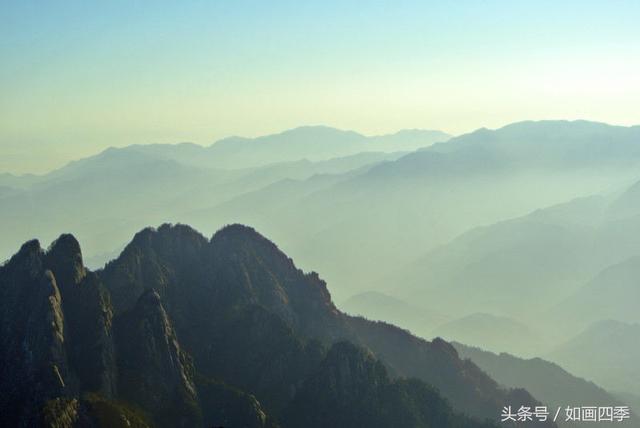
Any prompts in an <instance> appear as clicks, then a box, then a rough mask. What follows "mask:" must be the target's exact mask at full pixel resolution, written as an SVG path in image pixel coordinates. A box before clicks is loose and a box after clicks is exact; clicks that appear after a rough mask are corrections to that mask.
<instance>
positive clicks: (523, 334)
mask: <svg viewBox="0 0 640 428" xmlns="http://www.w3.org/2000/svg"><path fill="white" fill-rule="evenodd" d="M432 336H440V337H442V338H444V339H446V340H449V341H456V342H464V343H466V344H469V345H474V346H482V347H483V348H484V349H488V350H491V351H495V352H504V351H507V350H509V351H510V352H514V353H517V354H518V355H535V354H536V353H537V352H539V349H540V345H541V342H542V339H541V337H540V336H539V334H538V333H537V332H535V331H533V330H531V328H529V327H528V326H527V325H525V324H523V323H522V322H519V321H516V320H514V319H511V318H507V317H499V316H495V315H491V314H483V313H475V314H472V315H468V316H465V317H462V318H459V319H456V320H453V321H450V322H448V323H445V324H443V325H441V326H439V327H437V328H436V329H435V330H434V331H433V332H432Z"/></svg>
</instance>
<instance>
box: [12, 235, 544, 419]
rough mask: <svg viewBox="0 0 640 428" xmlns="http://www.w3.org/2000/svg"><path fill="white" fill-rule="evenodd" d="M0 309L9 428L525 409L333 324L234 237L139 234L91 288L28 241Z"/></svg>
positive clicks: (61, 241)
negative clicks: (12, 427)
mask: <svg viewBox="0 0 640 428" xmlns="http://www.w3.org/2000/svg"><path fill="white" fill-rule="evenodd" d="M0 293H1V295H0V326H2V328H1V329H0V343H1V344H2V346H0V350H1V352H0V363H1V364H0V367H2V376H1V377H0V379H2V380H1V382H2V384H1V385H0V388H1V389H2V390H3V391H5V392H6V394H3V397H2V401H0V411H1V412H2V414H3V417H4V418H5V422H7V423H9V424H10V425H20V424H21V425H24V426H32V425H33V424H38V423H39V422H41V421H44V422H45V423H46V424H49V425H51V426H57V425H56V424H58V425H59V424H62V423H64V424H66V426H85V425H86V424H89V423H93V424H96V425H98V426H118V424H119V425H127V424H128V425H132V426H147V425H150V426H172V427H174V426H189V427H191V426H211V425H212V424H214V425H229V426H238V425H242V426H250V427H266V426H276V425H279V426H282V427H288V426H291V427H295V426H300V425H299V423H301V422H304V423H305V424H310V425H309V426H329V425H331V424H333V425H332V426H338V427H340V426H342V427H349V426H353V421H356V420H359V418H360V417H363V415H369V416H368V417H369V418H374V419H372V420H371V423H372V424H373V425H372V426H385V424H387V425H386V426H388V424H392V423H394V421H395V422H397V423H402V424H403V426H407V427H414V426H415V427H427V426H441V427H449V426H451V427H462V426H464V427H475V426H495V425H492V424H491V423H489V422H487V423H480V422H476V421H473V420H471V419H469V418H467V417H464V416H461V415H460V414H459V413H454V411H453V410H452V409H451V407H449V404H447V401H446V400H445V399H444V398H442V397H440V394H442V395H443V396H444V397H445V398H446V399H447V400H448V402H450V403H452V405H453V406H454V408H455V409H457V410H458V411H459V412H465V413H467V414H470V415H472V416H474V417H477V418H489V419H492V420H496V419H497V418H498V417H499V415H500V410H501V406H503V405H507V404H513V405H521V404H525V405H527V404H528V405H532V404H533V405H535V403H536V401H535V400H534V399H533V398H532V397H531V396H530V395H529V394H528V393H527V392H526V391H524V390H504V389H501V388H499V387H498V385H497V384H496V383H495V382H494V381H493V380H492V379H491V378H489V377H488V376H487V375H486V374H484V373H483V372H482V371H481V370H480V369H478V368H477V367H476V366H475V365H473V364H472V363H470V362H468V361H466V362H465V361H462V360H460V359H459V358H458V356H457V353H456V351H455V349H454V348H453V347H451V345H449V344H447V343H446V342H444V341H442V340H434V341H433V342H427V341H424V340H421V339H418V338H416V337H414V336H411V335H410V334H409V333H407V332H405V331H403V330H400V329H398V328H397V327H393V326H391V325H388V324H382V323H373V322H370V321H367V320H365V319H363V318H353V317H350V316H348V315H345V314H343V313H341V312H340V311H338V310H337V309H336V308H335V306H334V305H333V303H332V302H331V298H330V295H329V292H328V291H327V288H326V284H325V283H324V282H323V281H322V280H321V279H320V278H319V277H318V275H317V274H315V273H308V274H307V273H303V272H302V271H300V270H298V269H297V268H296V267H295V265H294V264H293V262H292V260H291V259H289V258H288V257H287V256H286V255H285V254H283V253H282V252H281V251H280V250H279V249H278V248H277V247H276V246H275V245H274V244H273V243H272V242H270V241H268V240H267V239H266V238H264V237H262V236H261V235H259V234H258V233H256V232H255V231H254V230H253V229H250V228H247V227H244V226H240V225H233V226H228V227H226V228H224V229H222V230H220V231H218V232H217V233H216V234H215V235H214V237H213V238H212V239H211V240H207V239H206V238H204V237H203V236H202V235H200V234H199V233H198V232H196V231H194V230H193V229H191V228H189V227H187V226H170V225H163V226H161V227H160V228H159V229H157V230H154V229H145V230H143V231H141V232H139V233H138V234H136V236H135V237H134V239H133V241H132V242H131V243H130V244H129V245H127V247H126V248H125V249H124V251H123V252H122V254H121V255H120V256H119V257H118V258H117V259H116V260H114V261H112V262H110V263H109V264H108V265H107V266H106V267H105V268H104V270H101V271H98V272H95V273H94V272H91V271H89V270H88V269H86V268H85V267H84V265H83V262H82V254H81V252H80V247H79V244H78V242H77V241H76V240H75V238H74V237H73V236H71V235H62V236H61V237H60V238H58V239H57V240H56V241H55V242H54V243H53V244H52V245H51V247H50V248H49V249H48V250H47V251H44V250H43V249H42V248H41V247H40V245H39V243H38V242H37V241H30V242H27V243H26V244H24V245H23V246H22V248H21V249H20V251H19V252H18V253H17V254H16V255H15V256H13V257H12V258H11V259H10V260H9V261H8V262H7V263H6V264H5V265H3V266H2V267H0ZM345 340H348V341H351V342H352V343H353V344H348V343H343V342H344V341H345ZM341 342H342V343H341ZM361 347H366V348H367V349H368V350H369V351H365V350H363V349H362V348H361ZM369 352H372V353H371V354H370V353H369ZM389 373H392V375H390V374H389ZM404 376H412V377H416V378H418V379H420V380H405V379H404ZM424 382H427V383H428V384H430V385H432V386H433V387H436V388H437V389H438V390H439V391H440V392H437V390H436V389H434V388H432V387H430V386H428V385H427V384H425V383H424ZM345 397H348V398H349V400H348V401H346V402H345V401H344V398H345ZM221 403H222V404H221ZM377 417H379V419H376V418H377ZM18 421H20V424H18ZM545 426H553V424H550V423H548V424H546V425H545Z"/></svg>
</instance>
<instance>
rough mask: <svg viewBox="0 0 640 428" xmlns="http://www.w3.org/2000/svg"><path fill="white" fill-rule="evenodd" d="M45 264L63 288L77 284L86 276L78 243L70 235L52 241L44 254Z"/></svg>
mask: <svg viewBox="0 0 640 428" xmlns="http://www.w3.org/2000/svg"><path fill="white" fill-rule="evenodd" d="M46 263H47V266H48V267H49V269H51V270H52V271H53V272H54V273H55V275H56V279H57V280H58V282H59V283H61V284H63V287H66V286H71V285H72V284H79V283H80V282H81V281H82V279H83V278H84V277H85V275H86V270H85V267H84V263H83V261H82V250H81V249H80V243H79V242H78V240H77V239H76V238H75V237H74V236H73V235H71V234H62V235H60V237H59V238H58V239H56V240H55V241H53V243H52V244H51V246H50V247H49V250H48V251H47V254H46Z"/></svg>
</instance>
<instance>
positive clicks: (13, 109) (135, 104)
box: [0, 1, 640, 173]
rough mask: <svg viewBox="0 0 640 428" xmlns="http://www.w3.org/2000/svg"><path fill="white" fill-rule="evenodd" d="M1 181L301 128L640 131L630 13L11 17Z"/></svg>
mask: <svg viewBox="0 0 640 428" xmlns="http://www.w3.org/2000/svg"><path fill="white" fill-rule="evenodd" d="M1 7H2V14H1V15H0V20H1V21H0V55H1V56H2V67H1V68H0V90H1V92H2V94H3V96H2V98H1V99H0V150H1V151H0V168H1V169H2V170H4V171H9V172H14V173H25V172H33V173H41V172H46V171H49V170H51V169H53V168H54V167H59V166H62V165H63V164H64V163H66V162H68V161H70V160H72V159H76V158H78V157H81V156H87V155H91V154H94V153H96V152H97V151H100V150H101V149H104V148H106V147H109V146H125V145H128V144H147V143H175V142H183V141H189V142H195V143H198V144H202V145H209V144H211V143H213V142H214V141H216V140H218V139H221V138H224V137H228V136H231V135H240V136H246V137H255V136H259V135H265V134H271V133H275V132H279V131H282V130H285V129H289V128H293V127H296V126H300V125H328V126H332V127H336V128H341V129H352V130H355V131H358V132H361V133H363V134H366V135H378V134H387V133H392V132H396V131H398V130H400V129H407V128H426V129H440V130H443V131H445V132H448V133H450V134H455V135H457V134H461V133H465V132H469V131H472V130H474V129H477V128H480V127H488V128H496V127H500V126H504V125H506V124H508V123H511V122H515V121H519V120H536V119H559V118H561V119H589V120H595V121H603V122H607V123H611V124H620V125H633V124H636V123H637V100H638V98H639V97H640V77H639V76H640V45H639V44H638V43H637V41H638V37H639V36H640V29H639V28H638V25H637V18H638V16H639V15H640V5H639V4H638V3H637V2H635V1H616V2H614V3H609V2H600V1H566V2H555V1H535V2H525V1H518V2H507V1H460V2H456V3H455V4H453V5H451V4H445V3H442V2H423V1H399V2H395V1H394V2H391V1H371V2H369V1H365V2H361V1H324V2H289V1H274V2H259V1H234V2H222V1H213V2H199V1H198V2H180V3H175V2H160V3H154V4H153V5H152V4H150V3H148V2H128V1H111V2H105V3H100V4H96V3H93V4H89V3H86V2H81V1H65V2H52V1H44V2H40V1H21V2H4V3H3V4H2V6H1Z"/></svg>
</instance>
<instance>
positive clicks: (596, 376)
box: [546, 320, 640, 395]
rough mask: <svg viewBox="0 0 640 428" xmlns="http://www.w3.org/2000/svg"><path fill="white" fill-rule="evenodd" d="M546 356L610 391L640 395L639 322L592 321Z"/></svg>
mask: <svg viewBox="0 0 640 428" xmlns="http://www.w3.org/2000/svg"><path fill="white" fill-rule="evenodd" d="M546 358H547V359H549V360H551V361H554V362H557V363H558V364H560V365H561V366H562V367H566V368H567V370H570V371H571V372H572V373H575V374H576V375H578V376H581V377H584V378H585V379H589V380H593V381H594V382H597V383H598V385H602V386H603V387H605V388H607V389H609V390H610V391H613V392H617V393H630V394H632V395H640V365H639V364H638V361H640V324H637V323H633V324H630V323H624V322H620V321H612V320H609V321H599V322H596V323H593V324H592V325H590V326H589V327H588V328H587V329H585V330H584V331H583V332H582V333H580V334H578V335H577V336H575V337H574V338H572V339H570V340H568V341H567V342H566V343H564V344H562V345H560V346H558V347H557V348H556V349H555V350H553V351H552V352H550V353H549V354H548V355H547V356H546Z"/></svg>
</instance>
